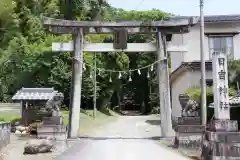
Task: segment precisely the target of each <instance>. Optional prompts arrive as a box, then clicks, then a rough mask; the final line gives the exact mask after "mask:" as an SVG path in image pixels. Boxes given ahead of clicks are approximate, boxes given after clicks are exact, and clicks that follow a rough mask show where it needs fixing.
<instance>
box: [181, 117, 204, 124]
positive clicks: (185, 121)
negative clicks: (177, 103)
mask: <svg viewBox="0 0 240 160" xmlns="http://www.w3.org/2000/svg"><path fill="white" fill-rule="evenodd" d="M177 124H178V125H201V118H200V117H177Z"/></svg>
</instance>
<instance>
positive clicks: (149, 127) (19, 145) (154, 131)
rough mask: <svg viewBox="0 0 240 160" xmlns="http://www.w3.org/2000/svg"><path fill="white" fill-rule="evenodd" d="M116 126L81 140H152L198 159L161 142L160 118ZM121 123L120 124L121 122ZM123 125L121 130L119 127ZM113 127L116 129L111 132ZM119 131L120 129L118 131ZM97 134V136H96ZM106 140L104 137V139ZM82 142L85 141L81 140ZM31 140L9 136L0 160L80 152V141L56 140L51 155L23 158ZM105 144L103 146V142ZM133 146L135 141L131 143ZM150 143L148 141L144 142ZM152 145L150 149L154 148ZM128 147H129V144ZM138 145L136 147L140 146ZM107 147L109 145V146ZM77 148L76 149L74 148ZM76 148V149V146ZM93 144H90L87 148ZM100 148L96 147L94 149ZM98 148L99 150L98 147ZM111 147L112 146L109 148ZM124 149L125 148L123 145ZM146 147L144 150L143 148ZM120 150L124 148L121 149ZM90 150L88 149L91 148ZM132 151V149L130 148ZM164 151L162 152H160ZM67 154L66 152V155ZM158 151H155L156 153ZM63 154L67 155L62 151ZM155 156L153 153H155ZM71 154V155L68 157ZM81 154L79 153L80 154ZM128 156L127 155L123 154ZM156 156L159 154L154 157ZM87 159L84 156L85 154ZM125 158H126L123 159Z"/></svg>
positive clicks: (125, 121)
mask: <svg viewBox="0 0 240 160" xmlns="http://www.w3.org/2000/svg"><path fill="white" fill-rule="evenodd" d="M118 122H119V123H116V122H114V121H113V122H112V123H114V124H112V125H110V127H107V129H108V131H107V133H105V132H106V126H104V125H103V126H99V127H98V128H96V130H95V131H96V132H95V131H91V133H89V134H87V135H86V134H84V135H82V137H81V138H82V141H85V140H86V141H89V138H87V139H86V138H84V137H95V136H96V135H98V137H100V138H102V139H100V140H104V139H105V141H106V142H107V141H109V142H110V141H114V140H116V141H117V142H119V141H127V142H128V143H129V144H130V142H129V141H138V140H139V141H143V142H144V143H146V139H151V140H152V141H153V143H155V144H158V145H159V146H162V147H164V148H166V149H167V150H171V152H172V151H173V152H176V153H177V152H178V153H181V154H182V155H184V156H185V157H188V158H190V159H197V157H199V155H200V152H199V151H198V150H193V149H178V150H177V149H173V148H172V147H171V145H172V144H173V139H162V138H161V127H160V117H159V116H145V117H144V116H141V117H139V118H137V117H130V118H124V119H123V120H120V121H118ZM120 122H121V123H120ZM121 125H123V127H120V126H121ZM114 128H115V129H114ZM120 128H122V129H121V130H120ZM97 133H98V134H97ZM103 137H105V138H103ZM84 139H85V140H84ZM28 140H30V138H19V137H17V136H15V135H11V144H9V145H8V146H7V147H6V148H4V149H3V150H2V156H1V157H0V160H33V159H34V160H42V159H44V160H52V159H54V158H55V157H59V155H60V154H61V153H63V152H64V151H66V150H68V149H69V148H71V147H72V148H71V149H70V150H68V151H72V150H74V148H75V149H76V151H74V152H77V150H79V148H81V145H80V144H79V142H81V141H80V140H68V141H58V142H56V143H57V145H56V146H57V148H55V149H54V151H53V152H52V153H47V154H38V155H23V149H24V145H25V143H26V142H27V141H28ZM100 140H99V139H97V140H96V141H93V140H91V143H90V144H92V142H94V143H97V142H98V141H100ZM106 142H104V143H106ZM134 143H135V142H134ZM147 143H150V142H147ZM153 143H152V142H151V144H149V145H151V146H155V145H154V144H153ZM129 144H128V145H129ZM140 144H142V143H139V144H138V145H137V146H140ZM109 145H110V144H109ZM73 146H74V147H73ZM75 146H77V147H75ZM78 146H79V147H78ZM91 147H92V145H90V148H91ZM97 148H99V147H97ZM100 148H101V147H100ZM109 148H114V147H109ZM124 148H127V146H125V147H124ZM144 148H145V147H144ZM155 148H156V150H159V148H158V147H157V146H155ZM122 149H123V148H122ZM90 150H91V149H90ZM130 150H132V149H130ZM162 150H164V149H162ZM68 151H67V152H68ZM157 152H158V151H157ZM65 153H66V152H65ZM154 154H155V153H154ZM71 155H72V154H71ZM81 155H82V154H81ZM126 155H127V154H126ZM156 155H159V154H156ZM85 156H86V157H87V156H88V155H87V154H86V155H85ZM125 158H126V157H125Z"/></svg>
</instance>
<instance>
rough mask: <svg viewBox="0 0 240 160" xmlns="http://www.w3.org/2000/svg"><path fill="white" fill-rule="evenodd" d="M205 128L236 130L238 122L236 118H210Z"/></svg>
mask: <svg viewBox="0 0 240 160" xmlns="http://www.w3.org/2000/svg"><path fill="white" fill-rule="evenodd" d="M207 130H209V131H215V132H216V131H219V132H221V131H228V132H237V131H238V122H237V121H236V120H212V121H211V122H210V123H209V124H208V126H207Z"/></svg>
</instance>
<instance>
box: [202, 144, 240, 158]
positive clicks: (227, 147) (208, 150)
mask: <svg viewBox="0 0 240 160" xmlns="http://www.w3.org/2000/svg"><path fill="white" fill-rule="evenodd" d="M202 156H203V157H209V156H210V157H214V156H215V157H235V158H239V159H240V146H237V145H234V144H229V143H218V142H210V141H207V140H203V146H202Z"/></svg>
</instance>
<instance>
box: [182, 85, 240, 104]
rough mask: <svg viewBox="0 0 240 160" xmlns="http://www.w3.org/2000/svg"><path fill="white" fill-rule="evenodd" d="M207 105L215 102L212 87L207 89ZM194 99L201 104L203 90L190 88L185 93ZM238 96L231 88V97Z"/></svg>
mask: <svg viewBox="0 0 240 160" xmlns="http://www.w3.org/2000/svg"><path fill="white" fill-rule="evenodd" d="M206 92H207V105H208V104H209V103H212V102H213V90H212V87H207V89H206ZM185 93H186V94H188V95H189V96H190V97H191V98H192V99H194V100H196V101H197V102H199V103H200V102H201V88H190V89H187V90H186V91H185ZM236 94H237V91H236V90H235V89H233V88H229V96H234V95H236Z"/></svg>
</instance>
